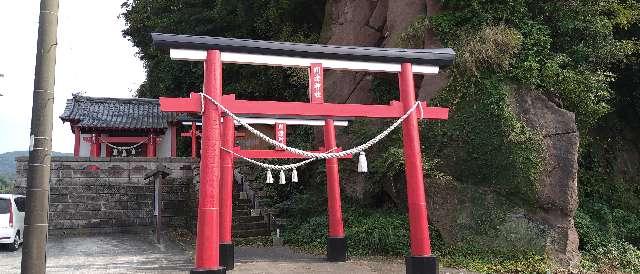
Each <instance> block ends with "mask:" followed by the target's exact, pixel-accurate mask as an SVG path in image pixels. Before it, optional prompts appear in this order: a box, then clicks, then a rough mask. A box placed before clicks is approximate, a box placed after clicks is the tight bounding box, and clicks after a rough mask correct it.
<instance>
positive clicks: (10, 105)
mask: <svg viewBox="0 0 640 274" xmlns="http://www.w3.org/2000/svg"><path fill="white" fill-rule="evenodd" d="M123 1H124V0H60V12H59V15H58V23H59V25H58V54H57V65H56V86H55V107H54V110H53V116H54V119H53V120H54V124H53V150H54V151H60V152H73V141H74V138H73V134H72V133H71V129H70V127H69V124H68V123H67V124H62V122H61V121H60V119H59V118H58V116H60V114H62V111H63V110H64V106H65V102H66V100H67V99H68V98H71V94H72V93H73V92H78V91H84V92H86V93H85V94H86V95H88V96H101V97H132V96H133V94H134V91H135V90H136V89H137V88H138V86H139V85H140V83H142V81H144V68H143V66H142V62H141V61H140V60H139V59H138V58H137V57H136V56H135V53H136V49H135V48H134V47H133V46H132V45H131V43H130V42H129V41H127V40H126V39H125V38H122V35H121V30H122V29H123V28H124V22H123V21H122V20H121V19H118V15H119V14H120V13H121V8H120V4H121V3H122V2H123ZM39 3H40V0H1V1H0V74H4V75H5V76H4V77H3V78H2V77H0V94H2V95H4V96H0V153H3V152H7V151H14V150H28V148H29V132H30V125H31V103H32V102H31V101H32V94H33V73H34V66H35V52H36V41H37V32H38V13H39Z"/></svg>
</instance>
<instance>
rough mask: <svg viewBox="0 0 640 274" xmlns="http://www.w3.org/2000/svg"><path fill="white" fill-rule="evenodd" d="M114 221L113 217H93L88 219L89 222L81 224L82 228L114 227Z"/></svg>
mask: <svg viewBox="0 0 640 274" xmlns="http://www.w3.org/2000/svg"><path fill="white" fill-rule="evenodd" d="M114 223H115V222H114V220H111V219H91V220H87V222H86V223H85V224H84V225H81V226H80V228H102V227H112V226H113V225H114Z"/></svg>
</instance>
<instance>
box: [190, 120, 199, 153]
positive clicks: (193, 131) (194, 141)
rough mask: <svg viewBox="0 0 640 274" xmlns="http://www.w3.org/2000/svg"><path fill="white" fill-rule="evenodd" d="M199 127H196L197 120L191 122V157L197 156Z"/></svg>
mask: <svg viewBox="0 0 640 274" xmlns="http://www.w3.org/2000/svg"><path fill="white" fill-rule="evenodd" d="M197 130H198V129H197V128H196V122H191V158H193V159H195V158H196V157H197V155H196V154H197V151H196V149H197V141H198V135H197V133H198V132H197Z"/></svg>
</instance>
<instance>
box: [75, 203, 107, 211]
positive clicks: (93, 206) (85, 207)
mask: <svg viewBox="0 0 640 274" xmlns="http://www.w3.org/2000/svg"><path fill="white" fill-rule="evenodd" d="M77 210H82V211H98V210H103V208H102V203H82V204H78V206H77Z"/></svg>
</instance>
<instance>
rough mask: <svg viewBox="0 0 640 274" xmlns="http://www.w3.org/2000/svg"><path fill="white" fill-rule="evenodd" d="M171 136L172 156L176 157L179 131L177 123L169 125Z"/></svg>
mask: <svg viewBox="0 0 640 274" xmlns="http://www.w3.org/2000/svg"><path fill="white" fill-rule="evenodd" d="M169 138H171V157H176V156H177V155H178V152H177V150H178V148H177V143H176V142H177V141H178V131H177V129H176V125H175V124H171V125H169Z"/></svg>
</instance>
